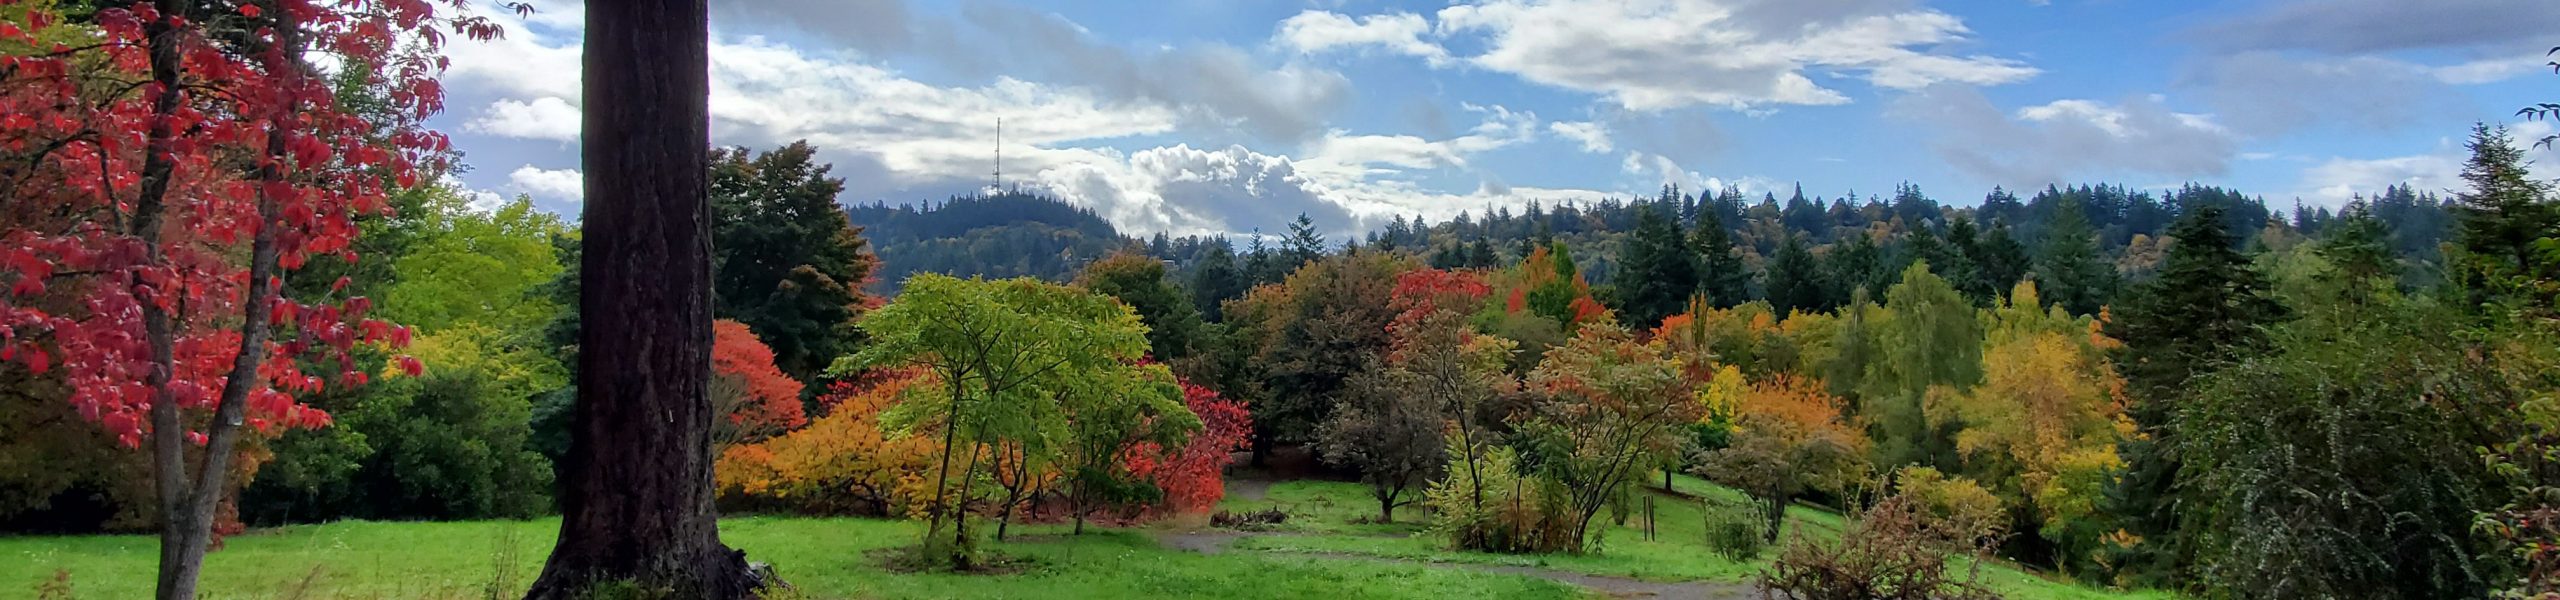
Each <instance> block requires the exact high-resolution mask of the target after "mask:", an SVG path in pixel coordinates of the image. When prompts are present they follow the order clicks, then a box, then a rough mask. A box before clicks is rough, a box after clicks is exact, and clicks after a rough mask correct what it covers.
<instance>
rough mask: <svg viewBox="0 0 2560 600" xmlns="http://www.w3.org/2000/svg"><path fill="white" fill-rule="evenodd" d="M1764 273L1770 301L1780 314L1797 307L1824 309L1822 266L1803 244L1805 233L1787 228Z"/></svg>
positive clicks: (1801, 308) (1797, 308) (1811, 309)
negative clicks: (1803, 234) (1784, 237)
mask: <svg viewBox="0 0 2560 600" xmlns="http://www.w3.org/2000/svg"><path fill="white" fill-rule="evenodd" d="M1768 271H1769V272H1768V273H1767V274H1766V276H1765V277H1766V281H1768V284H1769V289H1768V295H1769V305H1770V306H1771V307H1774V308H1776V309H1777V313H1778V314H1779V315H1785V314H1787V313H1788V312H1790V311H1796V310H1810V311H1818V310H1823V309H1824V308H1825V307H1824V306H1823V304H1824V302H1823V294H1822V266H1821V265H1819V264H1816V263H1815V261H1814V257H1813V251H1812V250H1808V249H1806V248H1805V244H1804V237H1803V236H1802V235H1800V234H1797V233H1795V232H1792V231H1791V232H1788V233H1787V237H1786V239H1785V240H1783V241H1780V242H1779V243H1778V253H1777V255H1776V256H1772V257H1770V259H1769V269H1768Z"/></svg>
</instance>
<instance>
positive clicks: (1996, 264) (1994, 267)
mask: <svg viewBox="0 0 2560 600" xmlns="http://www.w3.org/2000/svg"><path fill="white" fill-rule="evenodd" d="M1976 248H1977V251H1976V252H1975V261H1974V262H1975V267H1976V268H1978V269H1981V271H1982V279H1983V281H1985V282H1987V283H1989V284H1990V285H1991V289H1992V290H1993V291H1994V292H1995V293H2000V294H2006V293H2009V288H2011V287H2014V286H2016V285H2018V280H2021V279H2026V277H2027V267H2028V265H2027V247H2026V246H2025V245H2021V244H2019V243H2018V238H2017V236H2015V235H2014V234H2011V233H2010V232H2009V224H2008V223H2006V222H2001V221H1993V222H1991V231H1990V232H1989V233H1984V234H1982V243H1980V244H1977V245H1976Z"/></svg>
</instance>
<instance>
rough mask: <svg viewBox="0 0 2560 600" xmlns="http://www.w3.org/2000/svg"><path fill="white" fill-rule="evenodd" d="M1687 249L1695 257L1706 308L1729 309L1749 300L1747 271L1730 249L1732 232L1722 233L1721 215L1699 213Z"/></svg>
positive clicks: (1748, 276) (1699, 286)
mask: <svg viewBox="0 0 2560 600" xmlns="http://www.w3.org/2000/svg"><path fill="white" fill-rule="evenodd" d="M1689 246H1690V247H1691V248H1692V249H1694V250H1695V251H1696V252H1697V253H1698V292H1699V293H1703V294H1706V295H1707V302H1708V303H1709V304H1713V305H1715V307H1716V308H1732V307H1733V306H1734V305H1737V304H1741V303H1743V302H1745V301H1748V300H1750V299H1751V298H1750V296H1751V271H1750V267H1748V266H1745V265H1743V264H1742V254H1741V252H1739V251H1738V250H1737V249H1736V248H1734V247H1733V232H1732V231H1729V230H1726V229H1725V226H1724V217H1723V216H1722V211H1716V210H1701V211H1698V224H1697V226H1696V227H1695V228H1693V229H1691V230H1690V232H1689Z"/></svg>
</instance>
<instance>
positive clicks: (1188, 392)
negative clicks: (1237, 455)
mask: <svg viewBox="0 0 2560 600" xmlns="http://www.w3.org/2000/svg"><path fill="white" fill-rule="evenodd" d="M1182 403H1183V405H1184V406H1187V407H1189V408H1190V409H1191V412H1192V414H1195V415H1198V416H1199V417H1200V431H1199V432H1197V433H1193V434H1192V435H1191V441H1190V443H1188V444H1185V445H1184V446H1183V447H1182V449H1181V451H1180V452H1171V453H1168V452H1163V451H1162V450H1161V449H1160V448H1157V447H1156V446H1155V444H1153V443H1140V444H1139V447H1137V448H1134V449H1132V450H1131V451H1130V452H1129V456H1128V467H1129V473H1130V474H1132V475H1135V476H1137V477H1138V478H1140V479H1144V480H1146V481H1148V482H1150V483H1153V484H1155V486H1156V488H1157V489H1159V490H1162V491H1163V492H1164V503H1163V504H1162V505H1161V506H1158V507H1155V511H1156V512H1163V513H1177V514H1178V513H1197V512H1204V511H1207V510H1209V509H1210V508H1213V507H1216V506H1217V505H1218V501H1219V500H1221V499H1224V498H1226V495H1227V486H1226V481H1225V480H1224V479H1223V478H1222V476H1223V475H1224V474H1225V473H1226V468H1227V461H1228V459H1229V457H1231V456H1232V455H1233V453H1234V452H1236V451H1239V450H1243V449H1245V448H1246V447H1247V446H1246V442H1247V441H1248V440H1249V439H1250V438H1251V437H1252V436H1253V419H1252V417H1251V416H1249V415H1248V414H1247V413H1246V411H1245V408H1244V403H1242V402H1237V401H1234V400H1228V399H1224V398H1219V397H1218V393H1217V392H1215V391H1211V390H1210V389H1209V388H1204V387H1200V386H1196V385H1191V384H1187V383H1186V384H1183V385H1182Z"/></svg>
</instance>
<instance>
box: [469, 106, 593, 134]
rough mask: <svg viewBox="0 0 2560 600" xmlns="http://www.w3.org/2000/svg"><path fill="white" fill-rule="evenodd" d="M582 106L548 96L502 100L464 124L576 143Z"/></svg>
mask: <svg viewBox="0 0 2560 600" xmlns="http://www.w3.org/2000/svg"><path fill="white" fill-rule="evenodd" d="M578 127H579V118H578V107H576V106H571V105H569V101H567V100H562V99H559V98H555V97H551V96H544V97H541V98H535V99H533V101H531V102H525V101H519V100H511V99H508V100H499V101H497V102H492V103H489V108H488V109H486V110H483V111H481V113H480V116H479V117H478V118H474V119H472V120H471V122H470V123H467V124H465V125H463V128H464V129H469V130H471V131H474V132H478V133H486V134H489V135H494V136H499V137H511V138H521V139H528V140H550V141H555V142H574V141H577V140H578Z"/></svg>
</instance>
